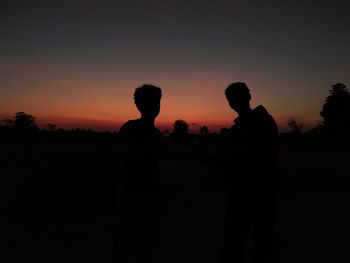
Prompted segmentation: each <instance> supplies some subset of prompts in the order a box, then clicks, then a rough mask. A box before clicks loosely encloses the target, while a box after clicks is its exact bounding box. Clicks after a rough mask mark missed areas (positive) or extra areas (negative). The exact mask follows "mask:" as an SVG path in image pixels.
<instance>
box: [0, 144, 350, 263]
mask: <svg viewBox="0 0 350 263" xmlns="http://www.w3.org/2000/svg"><path fill="white" fill-rule="evenodd" d="M349 153H350V152H349V151H322V150H317V151H311V150H308V149H302V148H293V149H291V148H290V147H286V146H284V145H283V144H282V146H281V168H282V175H283V180H282V183H281V194H280V197H279V203H278V214H277V223H276V227H275V236H276V242H275V248H274V251H275V255H276V258H277V262H282V263H289V262H291V263H295V262H298V263H300V262H307V263H309V262H337V263H340V262H350V255H349V253H348V251H349V247H350V246H349V245H350V241H349V240H350V238H349V237H350V228H349V225H350V215H349V213H348V209H349V203H350V191H349V186H350V173H349V171H350V158H349V157H350V154H349ZM180 155H181V154H179V155H176V152H175V153H173V155H168V156H163V158H162V160H161V167H160V169H161V175H162V177H161V183H162V200H163V202H162V203H163V205H162V213H161V223H160V224H159V226H158V230H159V232H158V237H157V240H158V242H157V243H156V244H155V249H154V262H169V263H170V262H174V263H175V262H176V263H178V262H204V263H205V262H208V263H209V262H211V263H213V262H219V260H220V248H221V245H222V243H221V237H222V231H223V228H222V227H223V220H224V212H225V197H226V190H225V187H224V185H223V184H222V183H221V182H220V180H218V178H217V177H216V176H215V173H212V171H211V169H210V162H207V161H203V160H200V159H196V158H192V159H191V158H180V157H179V156H180ZM0 157H1V163H0V164H1V166H0V173H1V177H0V187H1V189H0V190H1V191H0V194H1V196H0V197H1V199H0V200H1V201H0V202H1V219H0V220H1V221H0V223H1V237H0V240H1V250H0V251H1V253H0V262H112V254H113V253H112V252H113V251H112V250H113V239H114V227H115V225H114V221H115V216H116V215H115V213H114V211H115V201H116V198H117V194H118V193H117V189H118V179H119V178H118V176H119V173H118V171H119V161H118V156H117V155H114V152H113V151H112V149H111V147H110V145H109V142H108V141H102V142H100V141H99V142H96V143H88V142H87V141H80V142H74V143H73V142H70V143H68V144H67V143H66V144H65V143H62V142H52V141H51V142H45V143H40V144H38V143H37V142H28V141H27V142H16V141H7V142H2V147H1V155H0ZM247 242H248V244H249V240H247ZM251 249H252V248H248V249H247V251H246V262H250V261H251V254H252V253H251Z"/></svg>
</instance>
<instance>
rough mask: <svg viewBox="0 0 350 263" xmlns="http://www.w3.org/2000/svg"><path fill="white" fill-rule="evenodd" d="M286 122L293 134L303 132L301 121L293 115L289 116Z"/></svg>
mask: <svg viewBox="0 0 350 263" xmlns="http://www.w3.org/2000/svg"><path fill="white" fill-rule="evenodd" d="M287 124H288V126H289V128H290V132H291V133H293V134H301V133H302V132H303V125H304V124H303V122H299V121H298V120H297V119H296V118H295V117H291V118H290V119H289V120H288V121H287Z"/></svg>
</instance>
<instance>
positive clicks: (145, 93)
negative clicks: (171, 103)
mask: <svg viewBox="0 0 350 263" xmlns="http://www.w3.org/2000/svg"><path fill="white" fill-rule="evenodd" d="M161 98H162V90H161V89H160V88H158V87H156V86H153V85H149V84H143V85H142V86H141V87H138V88H137V89H136V90H135V93H134V101H135V104H136V107H137V109H138V110H139V111H140V113H141V116H143V117H146V118H154V119H155V118H156V117H157V116H158V114H159V111H160V99H161Z"/></svg>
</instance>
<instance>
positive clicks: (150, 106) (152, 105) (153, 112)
mask: <svg viewBox="0 0 350 263" xmlns="http://www.w3.org/2000/svg"><path fill="white" fill-rule="evenodd" d="M138 108H139V110H140V112H141V114H142V115H143V116H145V117H149V118H154V119H155V118H156V117H157V116H158V115H159V112H160V100H159V99H152V100H147V101H145V102H144V103H143V105H142V106H141V107H138Z"/></svg>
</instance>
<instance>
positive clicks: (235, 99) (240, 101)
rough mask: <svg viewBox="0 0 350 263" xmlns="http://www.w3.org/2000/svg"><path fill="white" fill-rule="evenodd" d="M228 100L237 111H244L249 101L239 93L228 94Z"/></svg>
mask: <svg viewBox="0 0 350 263" xmlns="http://www.w3.org/2000/svg"><path fill="white" fill-rule="evenodd" d="M226 98H227V101H228V103H229V105H230V107H231V109H233V110H234V111H236V112H240V111H242V110H243V109H244V108H245V107H246V105H247V104H248V103H249V100H247V99H246V98H244V96H240V95H239V94H236V95H230V96H227V97H226Z"/></svg>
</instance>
